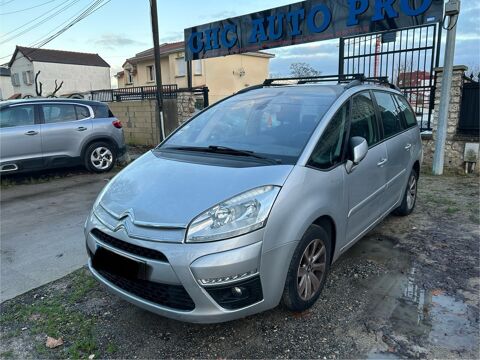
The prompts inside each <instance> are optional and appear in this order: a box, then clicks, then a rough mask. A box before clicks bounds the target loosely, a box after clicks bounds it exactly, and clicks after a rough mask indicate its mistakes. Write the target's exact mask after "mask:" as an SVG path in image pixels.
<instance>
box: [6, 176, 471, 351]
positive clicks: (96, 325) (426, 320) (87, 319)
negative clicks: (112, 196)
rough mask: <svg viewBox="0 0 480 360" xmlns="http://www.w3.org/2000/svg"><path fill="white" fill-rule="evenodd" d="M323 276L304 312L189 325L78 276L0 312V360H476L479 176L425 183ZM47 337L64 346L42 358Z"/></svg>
mask: <svg viewBox="0 0 480 360" xmlns="http://www.w3.org/2000/svg"><path fill="white" fill-rule="evenodd" d="M419 187H420V193H419V198H418V203H417V208H416V210H415V212H414V214H413V215H411V216H409V217H406V218H399V217H394V216H390V217H388V218H387V219H386V220H385V221H384V222H383V223H382V224H381V225H379V226H378V227H377V228H376V229H375V230H373V231H372V232H370V233H369V234H368V235H367V236H366V237H365V238H364V239H362V240H361V241H360V242H358V243H357V244H356V245H355V246H354V247H352V248H351V249H350V250H349V251H348V252H347V253H346V254H344V255H343V256H342V257H341V258H340V259H339V260H338V261H337V262H336V263H335V264H334V265H333V267H332V270H331V273H330V274H329V278H328V281H327V284H326V287H325V289H324V291H323V294H322V296H321V297H320V299H319V301H318V302H317V303H316V304H315V306H314V307H313V308H312V309H310V310H309V311H306V312H304V313H291V312H288V311H286V310H285V309H283V308H282V307H278V308H276V309H273V310H271V311H268V312H265V313H262V314H258V315H255V316H251V317H248V318H245V319H242V320H237V321H233V322H230V323H224V324H217V325H192V324H186V323H181V322H177V321H173V320H169V319H165V318H163V317H160V316H157V315H154V314H151V313H148V312H146V311H144V310H141V309H139V308H137V307H135V306H133V305H130V304H129V303H127V302H125V301H123V300H120V299H119V298H117V297H115V296H113V295H110V294H109V293H108V292H106V291H105V289H104V288H103V287H102V286H100V285H99V284H97V283H96V282H95V281H94V280H93V278H92V277H91V276H90V275H89V274H88V271H87V270H86V269H81V270H78V271H77V272H75V273H73V274H71V275H69V276H67V277H65V278H63V279H60V280H58V281H56V282H53V283H50V284H48V285H46V286H44V287H42V288H39V289H36V290H34V291H31V292H29V293H26V294H24V295H21V296H19V297H17V298H15V299H12V300H10V301H7V302H5V303H3V304H2V305H1V308H0V314H1V321H0V339H1V341H0V356H1V357H2V358H65V357H72V358H78V357H83V358H86V357H88V356H91V355H94V356H95V358H321V359H325V358H328V359H331V358H372V359H396V358H465V359H473V358H475V359H476V358H479V357H480V353H479V291H480V277H479V272H480V267H479V240H480V231H479V186H478V178H477V177H440V178H438V177H435V178H434V177H431V176H426V175H425V176H423V177H422V178H421V180H420V183H419ZM47 336H52V337H55V338H59V337H61V338H62V339H63V342H64V343H63V345H61V346H59V347H57V348H55V349H49V348H47V347H46V346H45V341H46V337H47Z"/></svg>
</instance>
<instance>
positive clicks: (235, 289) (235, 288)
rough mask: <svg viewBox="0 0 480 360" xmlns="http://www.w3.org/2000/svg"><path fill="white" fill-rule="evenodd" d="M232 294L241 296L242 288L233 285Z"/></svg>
mask: <svg viewBox="0 0 480 360" xmlns="http://www.w3.org/2000/svg"><path fill="white" fill-rule="evenodd" d="M232 294H233V295H234V296H238V297H240V296H242V294H243V291H242V288H240V287H238V286H235V287H233V288H232Z"/></svg>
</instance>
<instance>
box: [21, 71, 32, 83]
mask: <svg viewBox="0 0 480 360" xmlns="http://www.w3.org/2000/svg"><path fill="white" fill-rule="evenodd" d="M22 77H23V83H24V84H25V85H32V84H33V72H32V71H24V72H22Z"/></svg>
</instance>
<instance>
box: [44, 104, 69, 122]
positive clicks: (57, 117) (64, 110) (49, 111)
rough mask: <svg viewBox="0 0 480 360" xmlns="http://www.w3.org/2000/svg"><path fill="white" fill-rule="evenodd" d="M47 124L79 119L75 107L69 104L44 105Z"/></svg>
mask: <svg viewBox="0 0 480 360" xmlns="http://www.w3.org/2000/svg"><path fill="white" fill-rule="evenodd" d="M42 111H43V119H44V121H45V124H52V123H59V122H65V121H74V120H77V115H76V112H75V107H74V106H73V105H69V104H52V105H42Z"/></svg>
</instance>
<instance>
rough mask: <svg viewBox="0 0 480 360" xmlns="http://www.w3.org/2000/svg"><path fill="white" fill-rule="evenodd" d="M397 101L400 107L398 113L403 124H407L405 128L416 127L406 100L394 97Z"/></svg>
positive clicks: (414, 117)
mask: <svg viewBox="0 0 480 360" xmlns="http://www.w3.org/2000/svg"><path fill="white" fill-rule="evenodd" d="M395 98H396V99H397V102H398V106H399V107H400V113H401V114H402V115H403V118H404V119H405V122H406V123H407V127H412V126H415V125H417V118H416V116H415V114H414V113H413V111H412V108H411V107H410V104H409V103H408V101H407V99H405V98H404V97H403V96H399V95H395Z"/></svg>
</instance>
